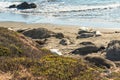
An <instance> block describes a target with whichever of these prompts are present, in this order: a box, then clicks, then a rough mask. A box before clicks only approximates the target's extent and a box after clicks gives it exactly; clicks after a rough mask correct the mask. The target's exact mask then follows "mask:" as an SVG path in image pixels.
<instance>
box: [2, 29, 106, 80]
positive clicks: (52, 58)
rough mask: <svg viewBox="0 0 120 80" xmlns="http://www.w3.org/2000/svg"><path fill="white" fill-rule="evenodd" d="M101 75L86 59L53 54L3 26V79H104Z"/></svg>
mask: <svg viewBox="0 0 120 80" xmlns="http://www.w3.org/2000/svg"><path fill="white" fill-rule="evenodd" d="M93 74H94V75H93ZM98 75H100V72H99V68H98V67H95V66H94V65H93V66H90V65H89V64H88V63H86V62H85V61H83V60H82V59H73V58H69V57H63V56H57V55H52V54H49V51H48V50H46V49H41V48H40V47H39V45H38V44H37V43H35V42H34V41H32V40H31V39H29V38H27V37H25V36H23V35H22V34H19V33H17V32H15V31H11V30H8V29H6V28H0V79H1V80H104V79H103V78H104V77H101V76H98Z"/></svg>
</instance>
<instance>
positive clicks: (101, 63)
mask: <svg viewBox="0 0 120 80" xmlns="http://www.w3.org/2000/svg"><path fill="white" fill-rule="evenodd" d="M85 60H87V61H89V62H90V63H93V64H95V65H96V66H98V67H106V68H116V65H115V64H114V63H113V62H112V61H109V60H107V59H104V58H102V57H97V56H96V57H95V56H87V57H85Z"/></svg>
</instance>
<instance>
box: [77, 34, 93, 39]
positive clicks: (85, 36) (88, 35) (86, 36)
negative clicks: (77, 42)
mask: <svg viewBox="0 0 120 80" xmlns="http://www.w3.org/2000/svg"><path fill="white" fill-rule="evenodd" d="M93 36H94V34H93V33H82V34H79V35H78V36H77V39H79V38H89V37H93Z"/></svg>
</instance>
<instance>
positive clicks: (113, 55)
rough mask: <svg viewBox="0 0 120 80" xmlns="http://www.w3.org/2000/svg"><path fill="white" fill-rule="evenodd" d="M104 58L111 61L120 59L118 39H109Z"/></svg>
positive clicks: (119, 41)
mask: <svg viewBox="0 0 120 80" xmlns="http://www.w3.org/2000/svg"><path fill="white" fill-rule="evenodd" d="M106 52H107V53H106V58H107V59H110V60H113V61H120V40H113V41H111V42H110V43H109V44H108V46H107V49H106Z"/></svg>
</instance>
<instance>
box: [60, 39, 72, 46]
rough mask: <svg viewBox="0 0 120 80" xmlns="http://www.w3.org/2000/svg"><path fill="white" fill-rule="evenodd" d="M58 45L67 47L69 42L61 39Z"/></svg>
mask: <svg viewBox="0 0 120 80" xmlns="http://www.w3.org/2000/svg"><path fill="white" fill-rule="evenodd" d="M60 44H62V45H69V44H70V41H69V40H68V39H62V40H61V41H60Z"/></svg>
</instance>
